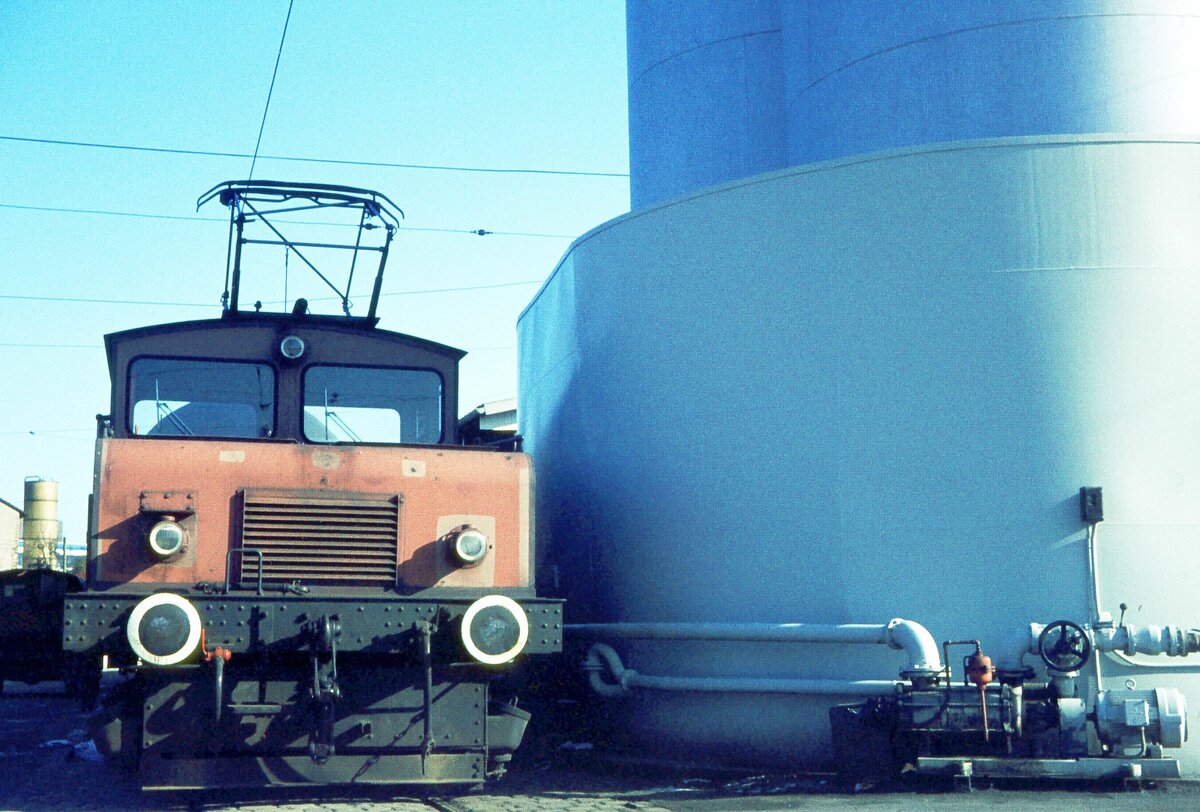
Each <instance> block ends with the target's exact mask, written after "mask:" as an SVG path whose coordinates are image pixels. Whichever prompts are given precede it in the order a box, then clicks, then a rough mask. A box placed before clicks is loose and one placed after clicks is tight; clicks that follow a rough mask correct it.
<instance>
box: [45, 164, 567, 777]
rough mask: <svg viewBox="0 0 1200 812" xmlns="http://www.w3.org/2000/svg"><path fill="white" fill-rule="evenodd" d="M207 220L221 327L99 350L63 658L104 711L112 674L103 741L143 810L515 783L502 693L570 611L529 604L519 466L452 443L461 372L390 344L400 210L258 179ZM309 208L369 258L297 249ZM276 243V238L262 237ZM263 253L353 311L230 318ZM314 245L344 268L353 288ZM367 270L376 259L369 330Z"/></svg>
mask: <svg viewBox="0 0 1200 812" xmlns="http://www.w3.org/2000/svg"><path fill="white" fill-rule="evenodd" d="M212 199H219V200H220V202H221V203H223V204H224V205H226V206H228V207H229V209H230V241H229V262H228V265H227V272H226V290H225V294H224V295H223V297H222V299H223V302H224V308H223V312H222V314H221V318H219V319H210V320H201V321H191V322H179V323H171V324H162V325H156V326H151V327H145V328H140V329H135V330H130V331H126V332H121V333H115V334H112V335H109V336H107V337H106V349H107V353H108V363H109V371H110V375H111V378H112V383H113V388H112V397H111V412H110V414H109V415H107V416H100V417H98V421H99V422H98V425H99V430H98V435H99V436H98V439H97V448H96V460H95V487H94V492H93V496H92V499H91V502H90V507H89V512H90V516H89V533H88V573H87V587H86V589H85V591H83V592H80V593H76V594H72V595H69V596H67V598H66V600H65V608H64V620H63V638H62V639H63V647H64V650H65V651H66V652H68V654H69V656H73V657H74V658H76V660H77V661H84V662H87V663H88V664H89V668H90V675H91V678H90V679H89V680H88V683H89V693H91V694H92V697H90V698H93V699H94V697H95V693H96V690H97V687H98V683H99V674H100V667H101V663H107V664H108V666H109V667H110V669H112V668H115V669H117V670H119V671H120V672H121V674H122V678H121V680H120V681H119V684H118V685H117V686H116V687H115V689H113V690H112V691H111V692H110V693H109V694H108V695H107V696H106V697H105V698H104V701H103V704H102V706H101V708H100V710H99V711H98V713H97V714H96V721H95V724H94V734H95V738H96V740H97V743H98V745H99V746H100V748H101V750H102V751H103V752H105V754H106V755H109V756H110V757H112V758H114V759H117V760H119V761H122V762H125V763H127V764H129V765H131V766H136V767H137V768H138V769H139V771H140V774H141V779H142V782H143V785H144V786H145V787H147V788H171V789H180V788H198V787H212V786H253V785H264V784H283V785H288V784H312V783H383V784H410V783H415V784H468V785H469V784H476V783H480V782H482V781H483V780H484V779H485V778H487V777H488V776H494V775H498V774H501V773H503V771H504V768H505V764H506V762H507V761H508V760H509V759H510V758H511V755H512V752H513V750H514V749H515V748H516V746H517V745H518V744H519V742H520V740H521V737H522V734H523V732H524V729H525V726H526V723H527V721H528V719H529V715H528V713H526V712H525V711H524V710H522V709H521V708H519V707H517V706H516V704H515V694H514V688H513V687H512V686H511V685H508V684H506V681H505V675H506V674H507V672H508V671H509V670H510V669H511V666H512V665H513V662H514V661H515V660H517V659H518V657H524V656H526V655H537V654H548V653H554V652H558V651H561V647H562V606H561V602H560V601H558V600H551V599H541V598H538V597H537V596H536V594H535V590H534V578H535V574H536V572H535V570H536V567H535V550H534V545H533V537H532V533H533V528H532V516H531V514H530V510H531V505H532V499H531V494H530V488H531V482H532V471H531V468H530V464H529V459H528V457H526V456H525V455H524V454H521V453H519V452H517V451H514V450H512V449H511V448H486V447H462V446H456V445H455V440H456V438H455V436H454V432H455V425H456V411H457V390H458V362H459V359H460V358H461V357H462V356H463V355H464V353H463V352H462V351H460V350H457V349H454V348H451V347H447V346H444V345H441V344H436V343H434V342H430V341H425V340H423V339H419V338H415V337H412V336H407V335H403V334H399V333H393V332H389V331H385V330H380V329H378V328H377V326H376V325H377V323H378V319H377V318H376V316H375V313H376V308H377V305H378V300H379V295H380V287H381V281H382V276H383V269H384V265H385V263H386V259H387V254H388V250H389V246H390V243H391V240H392V237H393V234H394V232H395V229H396V227H397V222H398V220H397V216H403V215H402V213H399V210H398V209H396V208H395V206H394V204H392V203H391V201H389V200H388V199H387V198H386V197H383V196H382V195H379V194H378V193H375V192H371V191H369V190H364V189H357V188H353V187H344V186H326V185H316V184H290V183H278V182H263V181H254V182H251V181H237V182H228V183H225V184H222V185H220V186H218V187H215V188H214V189H213V190H210V192H208V193H206V195H204V196H202V197H201V199H200V201H199V203H200V204H203V203H205V202H207V201H208V200H212ZM314 210H316V211H320V212H322V213H324V212H329V211H333V212H337V211H338V210H350V212H351V213H352V215H353V216H354V217H356V218H357V225H358V231H357V236H356V239H355V241H354V242H353V243H350V242H343V243H301V242H295V241H291V240H288V239H286V238H285V237H284V236H283V234H282V232H281V231H280V229H279V228H278V226H277V222H278V220H277V218H276V217H275V216H276V215H277V214H280V213H286V214H288V215H289V216H292V217H294V216H296V215H295V213H296V212H308V211H314ZM263 226H265V227H266V228H267V229H269V232H270V233H269V234H268V237H271V235H274V237H276V238H277V239H274V238H271V239H258V238H252V237H250V236H248V233H249V231H250V230H251V227H254V228H259V229H261V227H263ZM372 227H374V228H372ZM373 231H375V232H379V233H381V234H382V239H381V240H378V241H377V244H370V245H369V244H368V241H369V240H368V239H367V238H370V237H371V236H373V235H372V233H371V232H373ZM256 233H257V232H256ZM260 244H267V245H281V246H284V247H285V250H286V251H289V252H293V253H294V254H295V255H296V256H297V257H299V258H300V259H301V260H303V261H304V262H305V263H306V264H308V265H309V267H311V268H312V270H314V271H316V272H317V274H318V275H320V277H321V279H322V280H324V281H325V283H326V284H328V285H329V286H330V287H331V288H333V289H334V290H335V291H336V292H337V293H338V296H339V298H340V299H341V303H342V309H343V312H344V314H345V315H342V316H324V315H314V314H311V313H309V312H308V308H307V303H306V302H305V301H304V300H299V301H298V302H297V304H296V307H295V308H293V310H292V311H291V312H285V313H269V312H263V311H262V310H261V306H259V305H256V307H255V310H254V311H253V312H249V311H242V310H239V309H238V299H239V292H240V287H241V275H242V257H243V251H244V250H245V249H246V248H247V247H248V246H254V245H260ZM310 249H345V250H350V251H352V252H353V253H352V259H351V262H350V272H349V276H348V277H347V280H346V285H345V288H344V290H342V289H339V288H338V287H337V286H336V285H334V284H333V282H332V281H330V279H329V278H328V276H327V275H326V274H324V273H322V272H321V271H319V270H317V267H316V265H315V264H314V263H313V262H312V261H311V260H310V259H309V258H308V256H307V255H306V253H305V252H308V251H309V250H310ZM367 251H375V252H378V253H379V255H380V263H379V268H378V271H377V272H376V275H375V279H374V283H373V290H372V295H371V304H370V310H369V313H368V315H367V316H366V317H354V316H351V315H350V299H349V296H350V285H351V283H352V280H353V273H354V266H355V263H356V261H357V259H358V257H359V255H360V253H362V252H367Z"/></svg>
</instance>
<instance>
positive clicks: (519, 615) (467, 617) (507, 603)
mask: <svg viewBox="0 0 1200 812" xmlns="http://www.w3.org/2000/svg"><path fill="white" fill-rule="evenodd" d="M493 606H499V607H503V608H504V609H507V610H508V611H509V612H510V613H511V614H512V616H513V617H514V618H515V619H516V621H517V642H516V644H515V645H513V646H512V648H510V649H508V650H507V651H503V652H500V653H499V654H488V653H487V652H485V651H483V650H482V649H480V648H479V645H478V644H477V643H476V642H475V641H474V640H472V639H471V623H472V622H473V621H474V620H475V616H476V615H478V614H479V613H480V612H481V611H482V610H484V609H490V608H491V607H493ZM462 642H463V646H464V647H465V648H466V649H467V653H468V654H470V655H471V657H472V658H474V659H475V660H478V661H479V662H481V663H483V664H484V665H504V664H505V663H509V662H512V661H513V660H514V659H516V656H517V655H518V654H520V653H521V652H522V651H524V650H525V644H526V643H528V642H529V619H528V618H527V617H526V616H525V610H524V609H522V608H521V604H519V603H517V602H516V601H514V600H513V599H512V598H510V597H508V596H507V595H487V596H485V597H482V598H480V599H479V600H477V601H475V602H474V603H472V604H471V605H470V606H468V607H467V611H466V614H464V615H463V619H462Z"/></svg>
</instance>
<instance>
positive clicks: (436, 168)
mask: <svg viewBox="0 0 1200 812" xmlns="http://www.w3.org/2000/svg"><path fill="white" fill-rule="evenodd" d="M0 141H18V142H22V143H26V144H50V145H53V146H61V147H88V148H91V149H115V150H124V151H127V152H158V153H163V154H166V155H200V156H204V157H207V158H253V157H254V156H253V155H251V154H249V153H246V152H218V151H215V150H202V149H172V148H169V147H143V146H134V145H131V144H104V143H99V142H95V141H68V140H66V139H59V138H26V137H23V136H17V135H0ZM259 157H261V158H263V159H264V160H270V161H293V162H298V163H310V164H336V165H338V166H374V167H380V168H384V169H423V170H426V171H430V172H480V173H486V174H502V175H564V176H568V177H583V178H626V179H628V178H629V173H628V172H586V171H582V170H570V169H529V168H523V167H522V168H518V167H484V166H458V165H453V164H410V163H393V162H389V161H350V160H342V159H338V158H304V157H300V156H295V155H261V156H259Z"/></svg>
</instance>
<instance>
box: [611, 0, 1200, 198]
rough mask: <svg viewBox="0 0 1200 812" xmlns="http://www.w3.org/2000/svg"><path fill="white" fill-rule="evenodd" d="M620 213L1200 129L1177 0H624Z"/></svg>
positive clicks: (1197, 85)
mask: <svg viewBox="0 0 1200 812" xmlns="http://www.w3.org/2000/svg"><path fill="white" fill-rule="evenodd" d="M627 16H628V25H627V31H628V51H629V107H630V119H629V120H630V175H631V180H630V183H631V197H632V200H633V206H634V207H635V208H638V207H641V206H644V205H648V204H650V203H654V202H658V201H662V200H666V199H668V198H671V197H674V196H677V195H680V194H684V193H687V192H690V191H693V190H695V189H699V188H702V187H705V186H708V185H711V184H713V183H718V182H724V181H729V180H735V179H737V178H739V177H745V176H748V175H751V174H754V173H756V172H764V171H768V170H771V169H778V168H782V167H784V166H798V165H801V164H805V163H809V162H812V161H816V160H825V159H828V158H835V157H840V156H847V155H855V154H859V153H862V152H868V151H874V150H884V149H891V148H895V147H902V146H913V145H919V144H927V143H938V142H943V141H956V140H962V139H978V138H991V137H997V136H1014V135H1053V134H1068V133H1147V134H1152V135H1164V134H1177V135H1190V134H1194V133H1197V132H1200V105H1197V104H1195V103H1194V101H1193V100H1194V99H1195V98H1196V97H1197V94H1198V93H1200V8H1198V7H1197V4H1196V3H1194V2H1190V0H1062V2H1054V3H1049V2H1045V1H1044V0H1005V1H1004V2H988V3H962V2H959V0H928V1H927V2H923V3H919V4H890V3H879V2H876V1H875V0H846V2H840V1H839V2H836V3H834V2H824V1H823V0H822V1H820V2H811V1H810V2H799V3H792V2H782V1H781V0H758V2H753V3H737V2H721V3H712V4H693V3H683V2H664V0H629V3H628V15H627Z"/></svg>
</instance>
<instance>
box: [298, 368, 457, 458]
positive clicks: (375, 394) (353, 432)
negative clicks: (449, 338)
mask: <svg viewBox="0 0 1200 812" xmlns="http://www.w3.org/2000/svg"><path fill="white" fill-rule="evenodd" d="M304 436H305V438H306V439H307V440H309V441H310V442H315V443H413V444H433V443H437V442H439V441H440V440H441V438H442V378H441V376H440V375H438V374H437V373H436V372H434V371H432V370H428V369H397V368H383V367H350V366H331V365H318V366H312V367H309V368H308V370H307V371H306V372H305V373H304Z"/></svg>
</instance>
